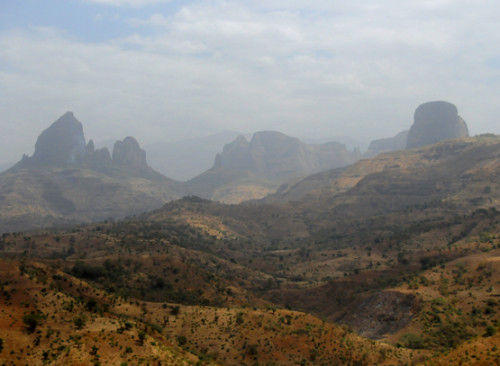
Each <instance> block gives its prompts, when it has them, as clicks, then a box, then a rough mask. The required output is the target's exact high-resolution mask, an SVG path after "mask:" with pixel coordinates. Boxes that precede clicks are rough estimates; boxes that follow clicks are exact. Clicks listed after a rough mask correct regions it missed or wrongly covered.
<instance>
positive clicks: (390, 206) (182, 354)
mask: <svg viewBox="0 0 500 366" xmlns="http://www.w3.org/2000/svg"><path fill="white" fill-rule="evenodd" d="M423 106H424V107H423V109H424V112H425V111H426V108H427V107H429V109H428V111H432V110H434V111H436V110H438V111H440V113H441V112H443V111H448V112H447V113H448V114H447V116H451V117H452V118H451V119H450V120H453V121H454V122H453V123H452V126H451V127H450V124H449V123H448V122H449V120H448V119H446V121H448V122H446V123H443V125H442V126H434V124H436V123H437V124H439V123H440V122H434V124H431V125H432V128H429V127H428V126H426V124H425V123H421V117H422V116H425V115H426V113H422V110H420V111H419V112H418V113H416V114H415V116H416V118H415V121H414V124H413V125H412V126H411V128H410V129H409V133H408V138H407V145H406V146H405V149H398V150H397V151H388V152H384V153H379V154H377V155H376V156H373V157H370V158H361V157H360V156H358V158H357V159H359V160H357V161H355V162H353V163H351V164H349V165H346V166H340V165H342V164H343V163H342V159H341V158H345V157H350V156H351V155H350V154H352V153H356V154H358V153H357V152H353V151H351V152H349V151H347V150H346V149H345V148H344V147H343V146H342V145H338V144H324V145H319V146H311V145H306V144H303V143H301V142H300V141H298V140H296V139H293V138H290V137H288V136H285V135H283V134H280V133H278V132H259V133H256V134H255V135H254V136H253V137H252V139H251V140H250V141H248V140H247V139H246V138H244V137H238V138H237V139H236V140H235V141H234V142H232V143H230V144H227V145H226V147H225V148H224V149H223V151H222V152H221V153H220V154H219V155H218V156H217V157H216V159H215V163H214V166H213V167H212V168H211V169H209V170H208V171H207V172H205V173H203V174H202V175H201V176H200V177H197V178H198V180H197V181H196V180H195V181H193V182H191V184H192V186H191V187H190V186H189V182H187V183H180V182H176V181H173V180H170V179H168V178H166V177H164V176H162V175H161V174H159V173H157V172H155V171H154V170H153V169H151V168H150V167H149V166H148V164H147V161H146V156H145V152H144V151H143V150H142V149H141V148H140V146H139V144H138V143H137V141H136V140H135V139H133V138H131V137H128V138H125V139H124V140H123V141H120V142H117V143H116V144H115V146H114V148H113V153H112V154H110V153H109V151H108V150H107V149H102V150H101V149H99V150H97V151H96V150H95V149H94V148H93V144H92V143H91V142H87V141H86V140H85V138H84V136H83V128H82V126H81V124H80V123H79V122H78V121H76V119H75V118H74V116H73V115H72V114H71V113H68V114H66V115H64V116H63V117H62V119H61V120H58V121H56V123H54V124H53V125H52V126H51V127H49V128H48V129H47V130H46V131H44V132H43V133H42V134H41V136H40V138H39V140H38V141H37V143H36V148H35V154H34V155H33V156H32V157H24V158H23V159H22V160H21V161H20V162H19V163H18V164H16V166H14V167H13V168H12V169H11V170H9V171H8V172H6V173H3V174H1V175H0V188H1V190H0V193H1V195H2V196H1V197H2V201H3V202H6V203H4V206H3V207H2V209H1V210H0V212H2V214H3V215H5V216H4V217H6V219H5V220H6V221H4V219H3V218H2V223H4V222H7V223H8V222H9V221H8V220H9V218H8V215H7V214H8V213H11V214H12V213H15V208H16V207H19V209H18V210H19V212H25V213H27V214H29V215H31V216H30V218H31V220H34V219H35V218H37V217H38V218H39V220H42V219H45V220H46V221H45V222H40V223H39V224H40V225H42V224H45V225H49V224H51V225H53V224H54V223H56V221H55V218H57V219H58V220H59V222H63V221H65V222H66V224H67V227H66V228H58V229H45V230H33V231H31V232H26V231H24V232H18V231H16V232H7V231H6V230H4V233H3V234H2V235H1V236H0V264H1V265H0V303H1V304H2V312H1V313H0V330H1V332H0V362H2V363H5V364H19V363H20V362H21V363H23V364H24V363H30V364H50V363H52V364H96V363H97V364H99V363H107V364H122V365H125V364H127V365H136V364H137V365H139V364H146V363H149V364H179V365H189V364H191V365H192V364H200V365H202V364H203V365H205V364H206V365H255V364H275V365H297V364H303V365H336V364H341V365H343V364H346V365H405V364H414V365H450V364H453V365H454V364H478V365H490V364H498V362H499V360H500V351H499V349H498V345H499V344H500V334H499V333H498V328H499V324H500V312H499V311H498V309H499V307H500V304H499V301H498V297H499V296H500V281H499V273H500V260H499V259H500V234H499V233H500V211H499V210H498V206H499V205H500V185H499V184H498V183H497V182H498V180H499V177H500V137H499V136H495V135H492V134H484V135H480V136H474V137H469V136H466V135H467V134H468V133H467V130H466V129H464V128H463V124H462V123H464V122H463V121H462V120H461V119H459V118H458V114H457V113H456V110H455V109H453V108H450V106H449V103H444V102H438V103H431V104H428V105H427V106H426V105H425V104H424V105H423ZM440 106H442V107H443V109H440ZM419 108H420V107H419ZM418 110H419V109H418V108H417V111H418ZM449 112H451V113H449ZM415 126H417V127H415ZM419 126H420V127H419ZM422 126H423V128H424V129H426V128H429V131H430V132H431V133H432V134H434V135H435V134H437V132H436V131H438V130H440V131H448V132H446V133H444V132H443V134H442V135H441V136H444V137H443V139H441V140H440V141H437V142H432V141H431V142H430V143H429V139H428V138H427V137H426V138H423V137H422V134H421V132H419V129H420V128H422ZM460 126H461V127H460ZM415 130H416V131H417V132H414V131H415ZM450 131H451V132H450ZM61 134H62V136H67V137H68V138H67V139H65V140H67V141H70V143H64V144H57V143H56V142H54V141H55V140H54V138H55V137H54V136H56V137H58V138H59V137H60V136H61ZM450 134H451V136H450ZM410 136H414V137H415V136H416V137H418V139H415V140H412V141H417V140H418V141H419V142H418V144H419V145H420V146H417V147H411V148H406V147H410V146H408V142H409V141H410ZM424 136H425V134H424ZM445 137H446V138H445ZM448 137H452V138H448ZM399 146H400V145H399ZM345 151H347V153H345ZM270 152H274V153H273V154H272V156H269V155H268V154H269V153H270ZM342 153H345V155H343V154H342ZM328 154H334V156H335V157H336V158H338V159H337V160H334V159H333V158H327V159H326V161H325V160H322V159H321V158H320V157H322V156H323V157H325V156H326V157H328V156H330V157H331V156H332V155H328ZM323 164H325V165H323ZM328 164H330V165H328ZM335 164H339V166H336V165H335ZM291 167H292V168H293V169H291ZM321 169H328V170H326V171H321ZM217 174H219V175H220V176H222V178H223V179H221V177H219V176H217ZM304 175H307V176H305V177H303V176H304ZM302 177H303V178H302ZM195 179H196V178H195ZM9 180H10V181H9ZM203 180H205V181H206V182H211V184H212V185H211V186H209V188H207V189H206V190H205V191H204V192H201V193H204V194H206V196H207V197H209V196H211V195H212V196H213V195H214V194H216V192H220V191H218V189H219V188H217V187H218V185H217V184H221V183H220V182H223V183H224V184H225V185H226V186H225V187H226V188H225V189H226V190H227V191H228V192H230V191H231V190H233V192H232V193H231V195H232V197H234V192H235V190H234V187H237V186H238V185H239V187H240V188H239V189H240V190H241V191H243V189H242V188H241V187H242V186H243V184H242V183H241V182H245V184H247V185H248V184H250V183H249V182H253V184H254V187H255V186H257V184H261V185H263V184H264V183H262V182H264V180H265V182H266V184H268V185H270V184H275V185H278V184H281V185H280V188H279V189H278V190H277V191H276V192H274V193H273V194H271V195H267V196H265V197H260V198H259V199H253V200H248V201H245V202H242V203H240V204H225V203H223V202H217V201H214V200H209V199H206V198H203V197H200V195H193V194H191V195H190V193H189V189H192V190H194V186H195V184H194V183H197V184H199V183H200V182H202V181H203ZM252 180H253V181H252ZM259 180H260V181H259ZM283 181H284V182H285V183H283ZM89 182H90V183H92V184H90V185H89ZM224 184H222V185H220V187H222V186H224ZM102 187H107V188H108V190H106V191H100V190H101V189H103V188H102ZM165 187H168V188H169V189H170V190H169V192H175V194H178V195H179V197H180V196H183V197H182V198H180V199H168V197H166V198H165V199H164V200H162V199H160V198H158V197H160V196H157V194H158V191H157V190H161V189H166V188H165ZM200 187H201V183H200ZM175 190H177V191H175ZM96 192H97V193H98V195H97V196H95V193H96ZM99 192H101V193H99ZM139 192H142V193H141V194H142V196H140V195H139ZM163 192H166V191H163ZM217 194H220V193H217ZM128 195H132V197H136V201H135V203H134V204H131V201H129V196H128ZM134 195H135V196H134ZM256 196H257V195H256ZM5 197H7V198H8V199H5ZM148 197H149V198H150V199H151V202H152V201H153V200H156V202H155V206H156V209H152V210H150V209H148V210H147V212H144V213H136V214H135V215H134V216H129V217H126V218H121V219H119V218H117V217H119V216H116V217H115V218H114V219H113V220H105V221H100V222H95V223H88V224H82V223H81V222H82V221H84V220H87V221H93V220H95V219H94V218H93V216H91V215H92V214H94V215H96V213H95V211H93V210H92V206H95V207H97V208H99V209H103V210H105V209H106V208H112V209H115V208H116V207H118V209H119V210H122V211H120V212H121V214H123V212H125V211H126V209H127V208H126V207H125V204H126V203H127V204H130V206H129V208H128V209H130V208H137V207H139V204H144V205H145V206H146V204H149V203H148V202H146V198H148ZM226 197H229V196H226ZM87 201H88V202H87ZM122 201H123V202H122ZM29 205H31V206H29ZM120 205H121V206H120ZM135 205H137V206H135ZM153 206H154V205H153ZM118 209H117V211H116V212H118V211H119V210H118ZM43 210H45V211H43ZM85 210H88V212H87V211H85ZM145 211H146V210H145ZM37 212H50V215H53V216H49V215H46V216H43V215H38V216H37ZM83 213H87V215H89V216H88V217H85V219H81V218H82V217H84V216H83ZM56 215H58V216H56ZM78 215H82V216H78ZM117 215H118V213H117ZM14 217H16V218H17V219H19V220H20V218H22V216H14ZM51 220H52V221H51ZM72 220H73V221H74V222H77V221H78V222H79V224H78V225H73V224H71V222H70V221H72ZM33 222H34V221H26V222H24V225H26V224H27V223H30V225H33ZM12 223H13V222H12V221H11V222H10V224H12ZM14 223H15V222H14ZM20 223H21V221H18V224H20ZM35 226H36V225H35ZM19 227H22V225H19ZM25 227H26V226H25ZM31 227H33V226H31Z"/></svg>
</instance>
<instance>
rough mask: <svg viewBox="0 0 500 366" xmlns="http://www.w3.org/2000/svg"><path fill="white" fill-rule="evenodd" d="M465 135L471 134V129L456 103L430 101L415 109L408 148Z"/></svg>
mask: <svg viewBox="0 0 500 366" xmlns="http://www.w3.org/2000/svg"><path fill="white" fill-rule="evenodd" d="M465 136H469V131H468V129H467V125H466V123H465V121H464V120H463V119H462V118H461V117H460V116H459V115H458V110H457V107H456V106H455V105H453V104H451V103H449V102H443V101H437V102H428V103H424V104H422V105H420V106H419V107H418V108H417V109H416V110H415V116H414V122H413V125H412V126H411V128H410V132H409V133H408V139H407V143H406V148H407V149H413V148H416V147H421V146H425V145H431V144H435V143H437V142H439V141H441V140H445V139H450V138H458V137H465Z"/></svg>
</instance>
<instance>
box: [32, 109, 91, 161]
mask: <svg viewBox="0 0 500 366" xmlns="http://www.w3.org/2000/svg"><path fill="white" fill-rule="evenodd" d="M85 155H86V145H85V136H84V135H83V127H82V124H81V123H80V122H79V121H78V120H77V119H76V118H75V116H74V115H73V112H66V113H65V114H64V115H63V116H62V117H60V118H59V119H58V120H57V121H55V122H54V123H53V124H52V125H51V126H50V127H49V128H47V129H46V130H45V131H43V132H42V133H41V134H40V136H39V137H38V140H37V141H36V144H35V153H34V154H33V157H32V159H31V160H32V163H33V164H36V165H50V166H58V165H66V164H73V163H77V162H78V161H79V160H80V159H81V158H83V157H85Z"/></svg>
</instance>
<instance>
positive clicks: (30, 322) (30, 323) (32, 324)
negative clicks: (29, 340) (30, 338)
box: [23, 312, 43, 333]
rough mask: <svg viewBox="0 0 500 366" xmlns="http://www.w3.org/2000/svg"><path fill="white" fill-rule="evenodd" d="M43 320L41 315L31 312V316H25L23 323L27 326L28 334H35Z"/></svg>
mask: <svg viewBox="0 0 500 366" xmlns="http://www.w3.org/2000/svg"><path fill="white" fill-rule="evenodd" d="M42 318H43V315H42V314H41V313H35V312H31V313H29V314H24V316H23V323H24V324H25V325H26V328H27V329H28V332H30V333H33V332H34V331H35V329H36V327H37V326H38V324H39V323H40V320H41V319H42Z"/></svg>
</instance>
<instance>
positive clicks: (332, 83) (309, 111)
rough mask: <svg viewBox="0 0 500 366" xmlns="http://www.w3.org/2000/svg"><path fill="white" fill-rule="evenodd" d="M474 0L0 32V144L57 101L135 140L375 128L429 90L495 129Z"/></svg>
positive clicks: (31, 136)
mask: <svg viewBox="0 0 500 366" xmlns="http://www.w3.org/2000/svg"><path fill="white" fill-rule="evenodd" d="M111 2H113V3H116V4H118V3H121V4H124V3H126V2H118V1H116V2H115V1H111V0H109V3H111ZM142 3H144V4H145V3H146V2H142ZM137 4H138V2H136V5H137ZM484 5H485V3H484V2H481V1H479V2H477V3H474V4H470V2H467V1H460V0H456V1H452V0H448V1H444V0H443V1H439V2H437V1H433V2H430V1H416V0H413V1H407V2H400V1H395V0H385V1H380V2H377V4H376V6H374V5H373V2H372V1H362V0H360V1H356V2H343V3H339V2H331V1H326V0H325V1H313V2H309V3H305V2H303V1H296V0H289V1H281V0H277V1H273V2H264V1H260V0H256V1H252V2H246V1H237V0H235V1H231V2H229V1H193V2H189V3H186V4H184V5H181V6H179V7H173V8H170V7H169V8H168V11H167V10H166V9H164V8H161V7H154V8H152V9H151V11H148V12H145V13H142V12H138V13H135V12H128V13H126V14H124V13H120V18H119V19H121V20H120V21H123V22H125V23H124V25H125V26H126V30H127V31H126V32H124V33H122V35H121V36H118V37H115V38H113V39H111V40H108V41H101V42H90V41H86V42H84V41H82V40H81V39H78V38H76V37H74V36H73V35H72V33H71V30H69V29H66V30H62V29H57V28H50V27H33V28H29V29H18V30H11V31H3V32H1V33H0V84H1V85H2V88H1V89H0V109H1V110H2V116H1V117H0V118H1V120H0V123H2V125H6V124H7V123H9V124H10V125H12V123H14V124H15V125H16V126H19V130H18V131H22V133H21V132H17V133H16V132H15V131H9V134H8V137H7V135H6V134H3V137H2V136H0V145H1V146H5V147H6V149H7V150H9V151H15V155H16V156H20V154H21V153H22V152H28V153H29V152H30V151H31V149H32V146H33V144H34V141H35V139H36V137H37V135H38V134H39V133H40V132H41V130H43V129H44V128H45V127H47V126H48V124H49V123H50V122H52V121H54V120H55V119H56V118H57V117H59V115H61V114H63V113H64V112H65V111H66V110H73V111H74V112H75V114H76V116H77V118H79V119H80V120H81V121H82V122H83V123H84V126H85V132H86V136H87V137H88V138H94V139H105V138H123V137H124V136H125V135H134V136H135V137H137V138H138V139H139V141H140V142H141V143H142V144H145V143H147V142H150V141H153V140H159V139H164V140H167V139H178V138H183V137H187V136H189V135H195V134H196V135H200V134H204V133H208V132H214V131H216V130H218V129H232V130H238V131H250V132H252V131H256V130H263V129H266V130H269V129H275V130H281V131H283V132H285V133H288V134H291V135H299V136H306V135H307V136H310V137H315V136H328V135H339V134H347V135H351V136H354V137H360V138H366V139H371V138H379V137H385V136H389V135H393V134H395V133H397V132H399V131H401V130H403V129H406V128H408V127H409V126H410V124H411V122H412V115H413V111H414V109H415V108H416V107H417V106H418V104H420V103H422V102H426V101H429V100H434V99H445V100H449V101H451V102H453V103H455V104H456V105H457V106H458V108H459V111H460V113H461V114H462V116H463V117H464V118H465V119H466V121H467V122H469V127H470V129H471V131H472V132H473V133H475V132H485V131H492V132H500V131H499V130H498V127H497V124H496V120H497V115H498V108H497V101H496V98H495V96H496V95H498V93H499V92H500V83H499V80H500V69H499V68H498V67H497V66H498V63H496V62H493V61H492V60H498V59H499V58H500V55H499V53H498V52H497V49H496V45H497V44H498V42H499V41H500V40H499V39H498V38H499V37H500V35H499V34H498V32H496V20H495V19H494V18H495V17H494V16H492V14H495V11H496V10H499V9H492V8H491V7H490V8H487V7H485V6H484ZM94 16H95V14H94ZM105 21H106V18H101V23H102V22H105ZM110 23H111V22H110ZM113 24H114V22H113ZM122 26H123V24H122ZM16 130H17V129H16ZM11 133H12V134H11ZM23 141H28V147H26V146H27V145H26V142H23ZM20 149H23V150H22V151H20Z"/></svg>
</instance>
